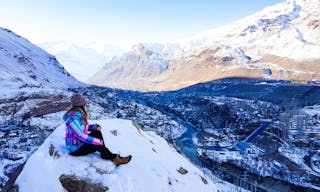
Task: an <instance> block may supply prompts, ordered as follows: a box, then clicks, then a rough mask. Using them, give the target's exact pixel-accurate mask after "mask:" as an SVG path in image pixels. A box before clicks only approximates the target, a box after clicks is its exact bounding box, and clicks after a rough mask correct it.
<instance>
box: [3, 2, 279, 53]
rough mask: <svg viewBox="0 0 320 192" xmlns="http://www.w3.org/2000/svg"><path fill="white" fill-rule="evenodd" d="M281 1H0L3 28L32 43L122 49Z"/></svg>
mask: <svg viewBox="0 0 320 192" xmlns="http://www.w3.org/2000/svg"><path fill="white" fill-rule="evenodd" d="M280 2H282V0H241V1H240V0H0V27H4V28H8V29H10V30H12V31H14V32H16V33H18V34H19V35H21V36H23V37H26V38H27V39H29V40H30V41H32V42H34V43H40V42H48V41H54V40H66V41H72V42H76V43H79V44H83V43H87V42H91V41H99V42H104V43H110V44H114V45H118V46H121V47H124V48H128V47H130V46H131V45H132V44H134V43H137V42H161V41H166V40H173V39H180V38H185V37H189V36H192V35H195V34H198V33H201V32H204V31H206V30H209V29H212V28H216V27H219V26H222V25H225V24H228V23H231V22H233V21H236V20H238V19H241V18H243V17H245V16H247V15H250V14H253V13H255V12H257V11H260V10H262V9H263V8H265V7H267V6H270V5H274V4H277V3H280Z"/></svg>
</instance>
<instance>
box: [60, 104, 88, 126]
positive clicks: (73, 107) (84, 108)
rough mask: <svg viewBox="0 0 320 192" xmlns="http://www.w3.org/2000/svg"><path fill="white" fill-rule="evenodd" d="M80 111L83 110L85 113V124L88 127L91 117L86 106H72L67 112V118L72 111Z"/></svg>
mask: <svg viewBox="0 0 320 192" xmlns="http://www.w3.org/2000/svg"><path fill="white" fill-rule="evenodd" d="M79 110H82V111H83V113H84V122H85V124H86V125H89V120H88V119H89V115H88V112H87V109H86V107H85V105H84V106H80V107H78V106H77V107H76V106H72V105H71V106H70V108H69V109H68V110H67V112H66V114H65V115H66V116H67V115H68V113H69V112H70V111H79Z"/></svg>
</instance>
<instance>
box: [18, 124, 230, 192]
mask: <svg viewBox="0 0 320 192" xmlns="http://www.w3.org/2000/svg"><path fill="white" fill-rule="evenodd" d="M96 123H98V124H100V125H101V126H102V127H103V129H102V131H103V136H104V138H105V140H106V141H107V146H108V147H109V148H110V150H111V151H114V152H120V153H121V154H123V155H127V154H132V155H133V159H132V161H131V162H130V163H129V164H127V165H122V166H120V167H115V165H114V164H113V163H112V162H111V161H107V160H102V159H101V158H100V157H99V155H98V154H91V155H88V156H84V157H72V156H70V155H68V154H67V153H66V151H65V149H64V139H63V135H64V127H65V126H64V125H62V126H60V127H58V128H57V129H56V130H55V131H54V132H53V133H52V135H50V136H49V137H48V139H47V140H46V141H45V142H44V144H43V145H42V146H41V147H40V148H39V150H38V151H36V152H35V153H34V154H33V155H32V156H31V157H30V159H29V160H28V162H27V163H26V165H25V167H24V169H23V171H22V173H21V174H20V176H19V177H18V179H17V184H18V185H19V191H22V192H23V191H48V190H52V191H57V192H58V191H64V189H63V187H62V185H61V183H60V182H59V177H60V176H61V175H62V174H65V175H75V176H76V177H78V178H82V179H86V180H88V179H89V180H91V181H93V182H94V183H102V185H104V186H105V187H107V188H108V191H117V192H120V191H125V192H128V191H141V192H143V191H199V192H200V191H210V192H211V191H218V189H217V187H216V186H215V184H213V183H212V181H211V179H210V178H208V177H206V176H205V175H204V174H203V173H202V171H200V170H199V169H198V168H196V167H195V166H194V165H193V164H191V163H190V162H189V161H188V160H187V159H186V158H184V157H182V156H181V155H179V154H178V153H177V152H176V151H175V150H173V149H172V148H171V147H170V146H169V145H168V144H167V142H166V141H165V140H164V139H163V138H161V137H159V136H157V135H155V134H154V133H152V132H144V131H142V130H140V129H138V128H136V127H134V126H133V125H132V123H131V121H127V120H120V119H109V120H105V121H97V122H96ZM50 148H51V149H50ZM50 150H51V152H50ZM179 170H186V171H187V172H185V171H184V172H183V171H180V172H181V173H180V172H179ZM43 175H45V176H46V177H43ZM220 185H221V184H220ZM221 187H223V190H229V188H227V187H226V186H221ZM220 190H221V189H220Z"/></svg>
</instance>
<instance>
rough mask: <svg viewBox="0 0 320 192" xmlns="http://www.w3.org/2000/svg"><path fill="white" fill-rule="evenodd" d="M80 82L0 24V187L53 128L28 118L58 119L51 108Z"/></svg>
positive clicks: (59, 106)
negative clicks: (0, 26)
mask: <svg viewBox="0 0 320 192" xmlns="http://www.w3.org/2000/svg"><path fill="white" fill-rule="evenodd" d="M85 86H86V85H84V84H83V83H81V82H79V81H78V80H76V79H75V78H74V77H73V76H71V75H70V74H69V73H68V72H67V71H66V70H65V69H64V68H63V67H62V66H61V65H60V63H59V62H58V61H57V60H56V58H55V57H54V56H52V55H50V54H48V53H46V52H45V51H43V50H42V49H40V48H39V47H37V46H35V45H33V44H32V43H30V42H29V41H28V40H26V39H24V38H23V37H20V36H19V35H16V34H15V33H13V32H11V31H10V30H7V29H3V28H0V87H1V92H0V149H1V150H0V151H1V152H0V162H1V165H0V191H1V190H3V191H7V189H8V188H7V187H10V185H11V184H12V182H13V181H14V179H15V177H16V176H17V175H16V174H17V173H18V172H19V170H20V169H21V167H22V166H23V163H24V162H25V161H26V159H27V158H28V156H29V155H30V154H31V153H32V152H33V151H34V150H35V149H36V148H37V146H38V145H39V144H41V143H42V142H43V140H44V139H45V138H46V136H47V135H48V134H49V133H50V130H51V129H54V128H55V127H54V126H51V127H50V128H48V130H47V127H44V126H42V125H40V124H38V123H34V124H32V122H31V121H30V118H32V117H38V118H43V119H44V121H53V122H59V119H60V117H59V118H57V115H56V114H55V113H56V112H59V111H63V110H65V109H66V108H67V107H68V106H69V98H70V94H71V93H70V92H69V91H68V89H69V88H77V87H85ZM51 114H54V115H51ZM46 115H49V116H50V117H51V118H49V119H50V120H49V119H46V118H47V116H46ZM60 116H61V115H60Z"/></svg>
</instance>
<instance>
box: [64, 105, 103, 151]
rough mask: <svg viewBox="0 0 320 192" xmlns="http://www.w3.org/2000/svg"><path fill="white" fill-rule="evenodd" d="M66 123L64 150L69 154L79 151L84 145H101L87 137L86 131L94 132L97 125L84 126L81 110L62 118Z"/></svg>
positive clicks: (100, 141)
mask: <svg viewBox="0 0 320 192" xmlns="http://www.w3.org/2000/svg"><path fill="white" fill-rule="evenodd" d="M63 120H64V121H65V122H66V137H65V140H66V148H67V150H68V151H69V152H70V153H71V152H74V151H76V150H77V149H79V148H80V147H81V146H82V145H83V144H84V143H89V144H93V145H103V141H102V140H100V139H97V138H94V137H91V136H89V135H88V131H91V130H96V128H97V124H93V125H86V124H85V120H84V112H83V111H82V110H77V111H73V110H71V111H70V112H69V113H68V114H65V115H64V116H63Z"/></svg>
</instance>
